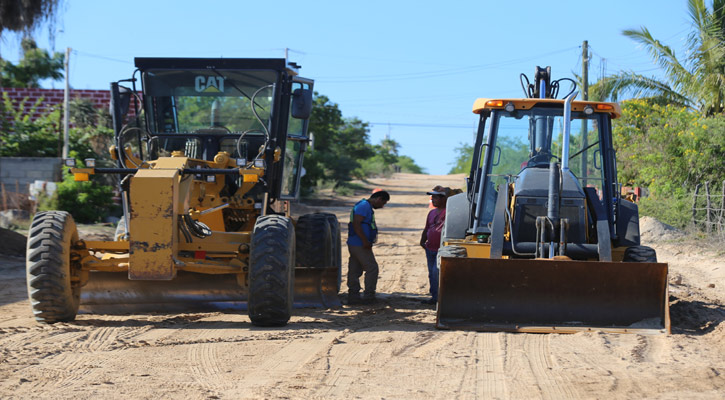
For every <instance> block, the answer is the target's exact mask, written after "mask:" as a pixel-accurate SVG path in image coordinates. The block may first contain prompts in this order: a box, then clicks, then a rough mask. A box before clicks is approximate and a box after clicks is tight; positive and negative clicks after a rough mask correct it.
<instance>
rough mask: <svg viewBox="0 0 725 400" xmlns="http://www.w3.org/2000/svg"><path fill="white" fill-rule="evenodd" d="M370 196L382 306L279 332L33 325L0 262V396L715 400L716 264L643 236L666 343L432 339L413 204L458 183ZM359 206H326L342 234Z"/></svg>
mask: <svg viewBox="0 0 725 400" xmlns="http://www.w3.org/2000/svg"><path fill="white" fill-rule="evenodd" d="M373 184H374V185H375V186H377V187H381V188H384V189H386V190H389V191H390V193H391V195H392V200H391V202H390V204H389V205H388V206H386V207H385V208H384V209H382V210H379V211H378V212H376V218H377V220H378V225H379V226H380V227H381V234H380V238H379V245H378V246H377V248H376V254H377V255H378V261H379V263H380V265H381V277H380V282H379V285H378V291H379V292H380V294H381V297H382V301H381V302H380V303H379V304H376V305H374V306H354V307H348V306H344V307H342V308H340V309H334V310H309V309H306V310H297V311H296V314H295V316H294V317H293V318H292V320H291V322H290V324H289V325H288V326H287V327H285V328H274V329H265V328H257V327H254V326H252V325H251V324H250V322H249V318H248V317H247V316H246V315H245V314H240V313H238V312H205V313H186V314H153V315H147V314H143V315H141V314H136V315H113V316H110V315H93V314H82V315H79V316H78V319H77V320H76V321H75V322H73V323H59V324H55V325H52V326H42V325H38V324H36V323H35V322H34V320H33V319H32V316H31V313H30V307H29V305H28V302H27V297H26V289H25V273H24V263H23V260H21V259H17V258H0V274H1V276H0V397H2V398H17V399H26V398H53V399H65V398H67V399H71V398H72V399H91V398H93V399H97V398H122V397H123V398H154V399H157V398H173V399H177V398H185V399H222V398H223V399H259V398H290V399H309V398H346V399H347V398H361V399H382V398H388V399H391V398H392V399H403V398H405V399H409V398H425V399H428V398H441V399H451V398H457V399H467V398H471V399H472V398H486V399H489V398H490V399H520V398H526V399H533V398H546V399H567V398H574V399H581V398H665V399H680V398H711V399H721V398H723V397H725V324H723V320H725V292H723V290H722V288H723V287H725V256H724V255H723V253H722V251H721V252H720V253H719V254H717V253H716V250H707V249H703V248H702V246H695V245H691V244H688V245H685V246H682V245H680V244H679V243H678V242H677V240H676V239H675V240H674V242H673V241H672V240H673V239H671V238H670V239H669V240H670V241H667V240H663V239H667V237H668V236H667V235H663V234H661V233H657V232H658V231H656V230H654V231H652V232H651V233H650V234H649V235H648V236H646V237H647V238H649V239H650V240H651V242H650V243H647V244H650V245H653V247H655V248H656V249H657V250H658V253H659V258H660V261H664V262H669V263H670V292H671V301H672V306H671V310H672V320H673V334H672V335H669V336H639V335H618V334H605V333H599V332H595V333H579V334H575V335H558V334H507V333H475V332H456V331H438V330H436V329H435V328H434V327H433V323H434V320H435V314H434V309H433V308H432V307H430V306H425V305H422V304H421V303H420V302H419V300H420V299H423V298H425V297H426V296H425V295H426V292H427V270H426V267H425V257H424V255H423V253H422V249H421V248H420V247H419V246H418V240H419V237H420V229H421V228H422V225H423V223H424V218H425V215H426V212H427V208H426V205H427V198H426V196H425V195H423V193H424V192H425V191H426V190H429V189H430V188H432V187H433V186H434V185H436V184H443V185H448V186H456V187H460V186H461V185H462V177H460V176H442V177H441V176H425V175H406V174H399V175H395V176H394V177H393V178H392V179H381V180H375V181H373ZM364 195H366V193H365V194H360V195H358V196H354V197H350V198H346V199H342V201H340V200H337V201H335V202H328V204H332V212H335V213H336V214H337V215H338V217H339V219H340V220H341V221H343V222H345V221H346V220H347V218H348V217H347V216H348V213H349V207H350V206H351V205H352V204H353V203H354V201H355V200H356V199H358V198H360V197H363V196H364ZM313 209H314V207H309V206H308V207H305V208H304V210H303V211H305V212H309V211H311V210H313ZM328 209H329V208H328ZM655 222H656V221H655ZM649 223H650V224H652V221H650V222H649ZM345 233H346V232H345ZM345 237H346V235H343V240H344V239H345ZM343 257H344V260H346V259H347V254H346V253H344V254H343ZM344 264H345V268H346V264H347V263H346V262H344ZM343 285H344V282H343Z"/></svg>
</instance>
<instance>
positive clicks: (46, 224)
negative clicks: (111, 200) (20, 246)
mask: <svg viewBox="0 0 725 400" xmlns="http://www.w3.org/2000/svg"><path fill="white" fill-rule="evenodd" d="M76 241H78V231H77V230H76V224H75V222H74V221H73V217H72V216H71V215H70V214H69V213H67V212H65V211H48V212H39V213H37V214H36V215H35V218H33V223H32V224H31V226H30V231H29V233H28V248H27V255H26V278H27V285H28V297H29V299H30V305H31V307H32V309H33V315H34V316H35V319H36V320H37V321H38V322H41V323H45V324H52V323H55V322H67V321H73V320H74V319H75V318H76V314H77V313H78V305H79V304H80V296H81V283H80V264H78V263H77V261H75V260H73V258H72V254H71V246H72V244H73V243H75V242H76Z"/></svg>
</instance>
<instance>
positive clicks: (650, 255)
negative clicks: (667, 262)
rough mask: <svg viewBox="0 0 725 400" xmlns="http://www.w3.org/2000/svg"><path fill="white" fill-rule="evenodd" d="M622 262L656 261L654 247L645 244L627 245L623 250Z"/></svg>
mask: <svg viewBox="0 0 725 400" xmlns="http://www.w3.org/2000/svg"><path fill="white" fill-rule="evenodd" d="M622 261H623V262H648V263H656V262H657V252H655V249H653V248H651V247H647V246H632V247H627V250H625V251H624V257H623V258H622Z"/></svg>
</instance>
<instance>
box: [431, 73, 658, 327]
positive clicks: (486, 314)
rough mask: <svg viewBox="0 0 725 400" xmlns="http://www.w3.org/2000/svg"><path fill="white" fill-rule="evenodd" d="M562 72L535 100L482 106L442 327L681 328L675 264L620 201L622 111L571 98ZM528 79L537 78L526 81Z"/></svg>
mask: <svg viewBox="0 0 725 400" xmlns="http://www.w3.org/2000/svg"><path fill="white" fill-rule="evenodd" d="M565 80H567V79H559V80H557V81H552V80H551V69H550V67H547V68H539V67H537V71H536V75H535V79H534V83H533V84H531V83H530V81H529V80H528V78H526V76H525V75H524V74H522V75H521V84H522V87H523V88H524V92H525V94H526V97H524V98H518V99H505V98H502V99H487V98H482V99H478V100H476V101H475V102H474V105H473V112H474V113H476V114H478V115H479V116H480V119H479V127H478V133H477V136H476V141H475V145H474V154H473V163H472V166H471V170H470V174H469V176H468V178H467V192H466V193H461V194H458V195H455V196H452V197H451V198H449V199H448V202H447V211H446V220H445V224H444V228H443V234H442V239H441V242H442V246H441V248H440V251H439V253H438V268H439V269H440V281H439V294H438V305H437V318H436V326H437V327H438V328H441V329H465V330H478V331H507V332H542V333H543V332H557V333H573V332H580V331H589V330H602V331H607V332H620V333H640V334H659V333H669V332H670V318H669V308H668V290H667V264H663V263H658V262H657V256H656V253H655V251H654V250H653V249H651V248H649V247H645V246H641V245H640V236H639V216H638V209H637V205H636V204H635V203H633V202H630V201H628V200H626V199H623V198H621V196H620V184H619V183H618V182H617V159H616V154H615V150H614V147H613V144H612V120H613V119H615V118H617V117H619V116H620V115H621V109H620V107H619V105H618V104H616V103H607V102H593V101H577V100H574V98H575V97H576V95H577V93H576V92H575V90H576V88H575V85H574V82H573V81H572V80H570V79H568V80H569V81H571V83H572V89H571V92H570V93H569V94H567V95H566V96H564V97H565V98H564V99H557V98H556V97H557V96H558V92H559V88H560V86H561V83H562V82H564V81H565ZM524 81H526V82H524Z"/></svg>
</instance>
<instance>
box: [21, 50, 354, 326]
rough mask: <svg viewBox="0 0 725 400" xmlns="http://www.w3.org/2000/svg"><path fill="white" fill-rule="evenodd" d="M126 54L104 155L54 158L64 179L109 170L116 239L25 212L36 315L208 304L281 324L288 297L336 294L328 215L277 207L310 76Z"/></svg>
mask: <svg viewBox="0 0 725 400" xmlns="http://www.w3.org/2000/svg"><path fill="white" fill-rule="evenodd" d="M135 65H136V67H137V70H136V72H134V74H133V76H132V78H131V79H127V80H123V81H118V82H114V83H112V84H111V98H112V99H111V115H112V120H113V128H114V132H115V144H114V145H113V146H112V147H111V148H110V149H109V152H110V156H111V158H112V159H113V160H115V163H116V165H115V166H111V167H101V166H99V165H96V160H95V159H87V160H84V165H82V166H81V165H79V166H76V165H75V164H76V160H74V159H68V160H65V163H66V165H67V166H68V167H69V170H70V172H71V173H73V174H74V176H75V179H76V180H79V181H84V180H88V179H89V177H90V176H92V175H98V174H110V175H112V176H115V177H117V178H118V182H119V188H120V192H121V198H122V201H121V202H122V205H123V217H122V218H121V220H120V222H119V224H118V227H117V230H116V237H115V240H107V241H103V240H83V239H79V236H78V232H77V230H76V226H75V223H74V221H73V218H72V216H71V215H70V214H69V213H68V212H65V211H50V212H41V213H38V214H37V215H36V216H35V218H34V220H33V222H32V226H31V228H30V232H29V237H28V251H27V278H28V279H27V281H28V295H29V298H30V302H31V305H32V311H33V313H34V315H35V318H36V320H37V321H39V322H41V323H54V322H58V321H70V320H73V319H74V318H75V317H76V314H77V313H78V312H79V307H80V309H81V311H89V312H115V311H120V312H124V311H128V310H151V311H165V310H169V309H174V310H176V309H180V310H185V309H193V308H197V307H207V306H214V307H221V308H224V307H232V308H234V307H238V308H244V307H246V308H247V310H248V313H249V318H250V320H251V322H252V323H253V324H255V325H260V326H281V325H285V324H287V322H288V321H289V318H290V315H291V312H292V308H293V306H300V307H305V306H327V307H330V306H336V305H339V300H338V298H337V293H338V291H339V286H340V267H341V265H340V264H341V260H340V234H339V232H340V227H339V224H338V221H337V218H336V217H335V215H334V214H330V213H318V214H308V215H303V216H301V217H300V218H299V219H298V220H297V221H293V220H292V219H291V218H290V200H294V199H296V198H297V196H298V194H299V186H300V177H301V175H302V173H303V168H302V159H303V154H304V151H305V148H306V145H307V143H308V141H309V138H308V135H307V125H308V119H309V116H310V112H311V108H312V87H313V81H311V80H309V79H305V78H302V77H299V76H298V68H299V67H298V66H297V65H296V64H294V63H288V62H287V60H285V59H230V58H227V59H202V58H136V59H135ZM137 74H138V77H137ZM139 79H140V83H141V86H142V90H141V91H138V90H137V88H136V83H137V80H139ZM122 84H127V85H128V86H131V87H130V88H128V87H124V86H122ZM132 104H133V109H132V110H133V112H129V110H130V109H131V105H132ZM295 226H296V227H295ZM172 305H176V306H175V307H174V306H172Z"/></svg>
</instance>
